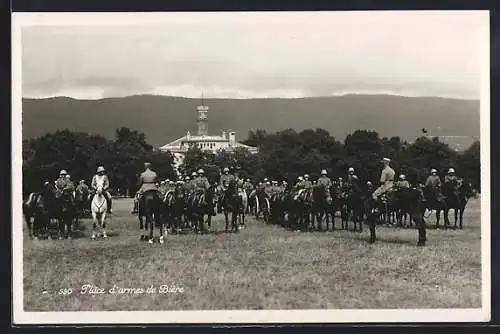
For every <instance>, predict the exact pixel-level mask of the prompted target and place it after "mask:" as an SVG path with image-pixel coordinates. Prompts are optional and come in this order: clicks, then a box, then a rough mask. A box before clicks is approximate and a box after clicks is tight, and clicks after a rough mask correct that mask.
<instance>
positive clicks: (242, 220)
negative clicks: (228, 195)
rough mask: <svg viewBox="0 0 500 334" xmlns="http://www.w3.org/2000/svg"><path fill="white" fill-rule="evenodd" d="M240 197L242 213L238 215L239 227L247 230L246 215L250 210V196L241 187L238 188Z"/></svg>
mask: <svg viewBox="0 0 500 334" xmlns="http://www.w3.org/2000/svg"><path fill="white" fill-rule="evenodd" d="M237 191H238V195H239V196H240V197H241V205H242V207H241V208H240V212H239V213H238V220H239V226H240V227H241V228H245V214H246V212H247V208H248V196H247V192H246V190H245V189H243V188H241V187H237Z"/></svg>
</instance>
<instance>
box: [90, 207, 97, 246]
mask: <svg viewBox="0 0 500 334" xmlns="http://www.w3.org/2000/svg"><path fill="white" fill-rule="evenodd" d="M96 227H97V214H96V213H95V212H92V235H91V236H90V238H91V239H95V237H96V235H95V229H96Z"/></svg>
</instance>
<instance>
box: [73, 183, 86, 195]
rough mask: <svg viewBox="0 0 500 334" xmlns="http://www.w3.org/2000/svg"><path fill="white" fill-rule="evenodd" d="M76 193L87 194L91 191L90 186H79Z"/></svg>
mask: <svg viewBox="0 0 500 334" xmlns="http://www.w3.org/2000/svg"><path fill="white" fill-rule="evenodd" d="M76 191H78V192H81V193H86V192H88V191H89V186H88V185H86V184H85V183H84V184H79V185H78V186H77V187H76Z"/></svg>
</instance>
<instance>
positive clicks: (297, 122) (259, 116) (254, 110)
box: [23, 95, 480, 146]
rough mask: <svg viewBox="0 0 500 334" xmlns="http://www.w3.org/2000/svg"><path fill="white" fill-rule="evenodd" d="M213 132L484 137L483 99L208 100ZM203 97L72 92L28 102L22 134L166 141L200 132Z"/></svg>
mask: <svg viewBox="0 0 500 334" xmlns="http://www.w3.org/2000/svg"><path fill="white" fill-rule="evenodd" d="M205 102H206V104H207V105H208V106H209V108H210V110H209V114H208V118H209V132H210V133H211V134H218V133H220V132H221V131H222V130H223V129H226V130H227V129H233V130H235V131H236V132H237V139H238V140H244V139H245V138H246V137H247V135H248V131H249V130H256V129H265V130H267V131H268V132H275V131H279V130H282V129H287V128H293V129H296V130H297V131H300V130H303V129H308V128H313V129H314V128H323V129H326V130H327V131H329V132H330V133H331V134H332V135H333V136H334V137H336V138H338V139H339V140H343V139H344V138H345V136H346V135H347V134H349V133H352V132H354V131H355V130H356V129H367V130H375V131H377V132H378V133H379V134H380V135H381V136H388V137H389V136H400V137H402V138H404V139H410V140H411V139H412V138H415V137H417V136H419V135H420V134H421V132H420V131H421V129H422V128H424V127H425V128H427V129H428V130H429V131H430V133H431V134H436V135H439V136H458V135H463V136H479V133H480V126H479V101H477V100H476V101H472V100H458V99H446V98H436V97H402V96H393V95H346V96H336V97H311V98H300V99H274V98H269V99H207V100H206V101H205ZM199 104H200V100H199V99H189V98H181V97H169V96H153V95H136V96H129V97H123V98H107V99H101V100H77V99H72V98H67V97H55V98H46V99H28V98H25V99H23V138H32V137H38V136H41V135H44V134H46V133H47V132H54V131H56V130H62V129H69V130H73V131H79V132H88V133H95V134H100V135H102V136H105V137H107V138H109V139H112V138H113V137H114V135H115V130H116V129H117V128H119V127H122V126H125V127H129V128H132V129H134V130H138V131H140V132H144V133H145V134H146V137H147V138H146V139H147V141H148V142H149V143H151V144H152V145H155V146H158V145H164V144H166V143H168V142H170V141H171V140H174V139H176V138H178V137H180V136H182V135H184V134H185V133H186V130H191V131H192V133H194V132H195V131H196V106H197V105H199Z"/></svg>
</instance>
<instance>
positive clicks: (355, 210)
mask: <svg viewBox="0 0 500 334" xmlns="http://www.w3.org/2000/svg"><path fill="white" fill-rule="evenodd" d="M340 201H341V211H340V213H341V218H342V229H345V230H349V219H350V217H351V214H352V220H353V223H354V231H355V232H356V231H358V229H357V228H356V225H359V232H363V196H362V193H361V189H360V188H359V186H358V185H357V184H356V183H352V185H351V186H349V187H343V188H342V190H341V193H340Z"/></svg>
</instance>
